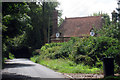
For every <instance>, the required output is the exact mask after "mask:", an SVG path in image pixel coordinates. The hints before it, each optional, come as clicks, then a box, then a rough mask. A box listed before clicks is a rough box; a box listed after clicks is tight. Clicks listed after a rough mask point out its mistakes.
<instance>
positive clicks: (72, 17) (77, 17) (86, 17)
mask: <svg viewBox="0 0 120 80" xmlns="http://www.w3.org/2000/svg"><path fill="white" fill-rule="evenodd" d="M91 17H92V18H93V17H102V16H85V17H71V18H66V19H80V18H81V19H82V18H91Z"/></svg>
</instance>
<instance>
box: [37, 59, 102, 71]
mask: <svg viewBox="0 0 120 80" xmlns="http://www.w3.org/2000/svg"><path fill="white" fill-rule="evenodd" d="M39 63H40V64H42V65H44V66H47V67H49V68H51V69H53V70H56V71H58V72H61V73H100V72H101V69H99V68H95V67H90V66H87V65H84V64H76V63H74V62H73V61H70V60H64V59H55V60H50V59H46V60H40V61H39Z"/></svg>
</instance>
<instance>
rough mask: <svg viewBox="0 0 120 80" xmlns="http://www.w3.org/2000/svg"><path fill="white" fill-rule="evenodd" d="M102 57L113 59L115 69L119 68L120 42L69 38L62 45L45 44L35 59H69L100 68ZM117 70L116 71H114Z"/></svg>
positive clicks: (113, 39) (106, 39) (108, 38)
mask: <svg viewBox="0 0 120 80" xmlns="http://www.w3.org/2000/svg"><path fill="white" fill-rule="evenodd" d="M104 57H113V58H115V62H116V63H115V64H116V65H118V66H116V68H120V67H119V66H120V42H119V40H117V39H115V38H111V37H103V36H99V37H89V38H71V40H70V41H68V42H64V43H50V44H45V46H43V47H42V48H41V49H40V56H39V58H38V59H37V60H38V61H39V60H40V59H45V58H49V59H59V58H63V59H69V60H71V61H74V62H75V63H77V64H79V63H84V64H86V65H90V66H98V67H101V66H102V63H101V62H102V59H103V58H104ZM116 70H117V69H116Z"/></svg>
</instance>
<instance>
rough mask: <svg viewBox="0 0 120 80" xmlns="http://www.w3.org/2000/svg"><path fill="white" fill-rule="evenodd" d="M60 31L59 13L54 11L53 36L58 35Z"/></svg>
mask: <svg viewBox="0 0 120 80" xmlns="http://www.w3.org/2000/svg"><path fill="white" fill-rule="evenodd" d="M57 29H58V11H57V10H54V11H53V26H52V34H54V33H56V32H57Z"/></svg>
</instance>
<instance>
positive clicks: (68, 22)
mask: <svg viewBox="0 0 120 80" xmlns="http://www.w3.org/2000/svg"><path fill="white" fill-rule="evenodd" d="M93 27H95V28H96V29H100V28H101V27H102V17H101V16H89V17H77V18H66V19H65V20H64V22H63V23H62V25H61V26H60V27H59V28H58V31H59V32H60V33H61V37H81V36H89V34H90V30H91V29H92V28H93Z"/></svg>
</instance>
